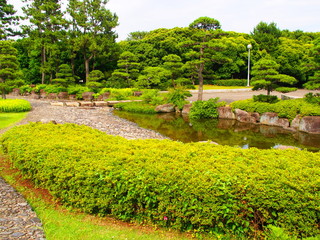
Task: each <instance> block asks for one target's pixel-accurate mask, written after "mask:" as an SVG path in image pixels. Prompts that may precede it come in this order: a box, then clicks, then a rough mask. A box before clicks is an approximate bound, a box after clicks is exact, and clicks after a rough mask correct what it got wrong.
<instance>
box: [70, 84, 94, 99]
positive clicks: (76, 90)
mask: <svg viewBox="0 0 320 240" xmlns="http://www.w3.org/2000/svg"><path fill="white" fill-rule="evenodd" d="M90 91H91V89H90V88H88V87H86V86H82V85H71V86H69V87H68V89H67V92H68V94H69V95H76V98H77V99H82V93H84V92H90Z"/></svg>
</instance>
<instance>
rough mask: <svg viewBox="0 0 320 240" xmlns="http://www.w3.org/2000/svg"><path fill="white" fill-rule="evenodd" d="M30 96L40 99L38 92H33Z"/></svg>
mask: <svg viewBox="0 0 320 240" xmlns="http://www.w3.org/2000/svg"><path fill="white" fill-rule="evenodd" d="M30 97H31V98H32V99H40V95H39V94H37V93H31V95H30Z"/></svg>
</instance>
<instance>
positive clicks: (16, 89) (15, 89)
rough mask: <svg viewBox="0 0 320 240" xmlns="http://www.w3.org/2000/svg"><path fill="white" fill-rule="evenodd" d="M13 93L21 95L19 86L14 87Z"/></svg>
mask: <svg viewBox="0 0 320 240" xmlns="http://www.w3.org/2000/svg"><path fill="white" fill-rule="evenodd" d="M12 95H13V96H19V95H20V89H19V88H14V89H13V90H12Z"/></svg>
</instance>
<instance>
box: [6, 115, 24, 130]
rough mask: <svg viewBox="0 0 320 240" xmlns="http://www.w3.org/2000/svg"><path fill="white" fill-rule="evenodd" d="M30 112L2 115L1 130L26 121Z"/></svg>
mask: <svg viewBox="0 0 320 240" xmlns="http://www.w3.org/2000/svg"><path fill="white" fill-rule="evenodd" d="M27 114H28V112H21V113H0V129H3V128H6V127H9V126H11V125H12V124H14V123H17V122H19V121H21V120H22V119H24V118H25V117H26V115H27Z"/></svg>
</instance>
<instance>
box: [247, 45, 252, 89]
mask: <svg viewBox="0 0 320 240" xmlns="http://www.w3.org/2000/svg"><path fill="white" fill-rule="evenodd" d="M247 48H248V80H247V87H250V50H251V48H252V45H251V44H248V46H247Z"/></svg>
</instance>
